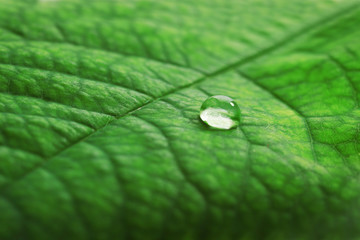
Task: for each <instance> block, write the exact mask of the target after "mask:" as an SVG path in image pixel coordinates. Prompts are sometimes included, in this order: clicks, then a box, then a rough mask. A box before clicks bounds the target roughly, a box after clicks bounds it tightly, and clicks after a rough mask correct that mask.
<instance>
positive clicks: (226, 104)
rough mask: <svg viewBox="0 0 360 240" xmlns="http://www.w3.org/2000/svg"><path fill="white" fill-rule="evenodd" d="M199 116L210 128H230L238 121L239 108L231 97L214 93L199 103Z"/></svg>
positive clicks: (236, 124) (237, 123) (235, 125)
mask: <svg viewBox="0 0 360 240" xmlns="http://www.w3.org/2000/svg"><path fill="white" fill-rule="evenodd" d="M200 118H201V120H202V121H203V122H204V123H206V124H207V125H209V126H210V127H212V128H216V129H231V128H235V127H237V126H238V125H239V123H240V108H239V106H238V105H237V103H236V102H234V100H233V99H231V98H229V97H227V96H223V95H216V96H212V97H209V98H208V99H206V100H205V102H204V103H203V104H202V105H201V108H200Z"/></svg>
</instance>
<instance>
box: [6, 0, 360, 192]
mask: <svg viewBox="0 0 360 240" xmlns="http://www.w3.org/2000/svg"><path fill="white" fill-rule="evenodd" d="M358 7H359V3H353V4H350V5H348V6H347V7H345V8H343V9H341V10H340V11H337V12H335V13H332V14H330V15H328V16H326V17H324V18H321V19H318V20H316V21H314V22H313V23H312V24H310V25H308V26H304V27H302V28H300V29H299V30H298V31H296V32H294V33H292V34H290V35H288V36H287V37H285V38H284V39H282V40H280V41H278V42H277V43H275V44H273V45H271V46H269V47H267V48H264V49H262V50H260V51H258V52H256V53H254V54H252V55H250V56H247V57H244V58H242V59H240V60H238V61H235V62H233V63H231V64H229V65H227V66H224V67H222V68H220V69H218V70H216V71H214V72H212V73H210V74H206V73H203V74H204V75H205V76H203V77H201V78H199V79H197V80H196V81H194V82H192V83H190V84H186V85H184V86H182V87H179V88H176V89H173V90H171V91H169V92H167V93H165V94H164V95H162V96H160V97H157V98H154V99H152V100H149V101H148V102H145V103H144V104H143V105H142V106H140V107H137V108H135V109H130V110H129V111H127V112H126V113H124V114H122V115H119V116H118V117H116V118H114V119H112V120H111V121H109V122H108V123H107V124H105V125H104V126H102V127H100V128H98V129H97V130H96V131H94V132H92V133H90V134H88V135H86V136H84V137H82V138H80V139H79V140H78V141H76V142H74V143H72V144H70V145H68V146H67V147H65V148H62V149H60V150H59V151H57V152H55V153H54V154H53V155H52V156H50V157H47V158H44V160H43V161H42V162H40V163H39V164H37V165H35V166H34V167H33V168H31V169H30V170H29V171H27V172H25V173H24V174H21V175H20V176H19V177H18V178H16V179H14V180H13V181H11V182H9V183H7V184H4V185H3V186H2V187H1V188H0V193H1V194H2V193H3V192H4V191H6V189H8V188H9V187H10V186H12V185H13V184H14V183H16V182H17V181H19V180H21V179H22V178H24V177H26V176H27V175H29V174H30V173H32V172H34V171H35V170H36V169H38V168H39V167H41V166H42V165H44V164H45V163H47V162H48V161H49V160H50V159H52V158H54V157H56V156H58V155H60V154H61V153H62V152H63V151H65V150H67V149H69V148H71V147H73V146H75V145H77V144H78V143H81V142H82V141H84V140H86V139H87V138H89V137H91V136H92V135H93V134H95V133H97V132H98V131H99V130H101V129H104V128H105V127H106V126H107V125H109V124H111V123H112V122H114V121H116V120H118V119H120V118H122V117H125V116H127V115H131V114H132V113H133V112H136V111H138V110H140V109H141V108H143V107H145V106H147V105H149V104H151V103H154V102H157V101H159V100H160V99H161V98H164V97H167V96H168V95H171V94H173V93H175V92H178V91H181V90H183V89H187V88H189V87H192V86H194V85H197V84H200V83H202V82H204V81H205V80H206V79H209V78H213V77H215V76H218V75H221V74H222V73H225V72H227V71H230V70H233V69H235V68H238V67H240V66H242V65H244V64H246V63H249V62H252V61H253V60H255V59H258V58H260V57H262V56H264V55H266V54H268V53H270V52H274V51H275V50H278V49H280V48H282V47H283V46H284V45H286V44H289V43H291V42H292V41H293V40H294V39H296V38H298V37H300V36H303V35H305V34H307V33H309V32H311V31H313V30H314V29H317V28H320V27H322V26H323V25H326V24H327V23H328V22H331V21H334V20H335V19H338V18H341V17H342V16H343V15H346V14H348V13H350V12H353V11H354V10H356V9H357V8H358ZM249 81H250V80H249Z"/></svg>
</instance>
